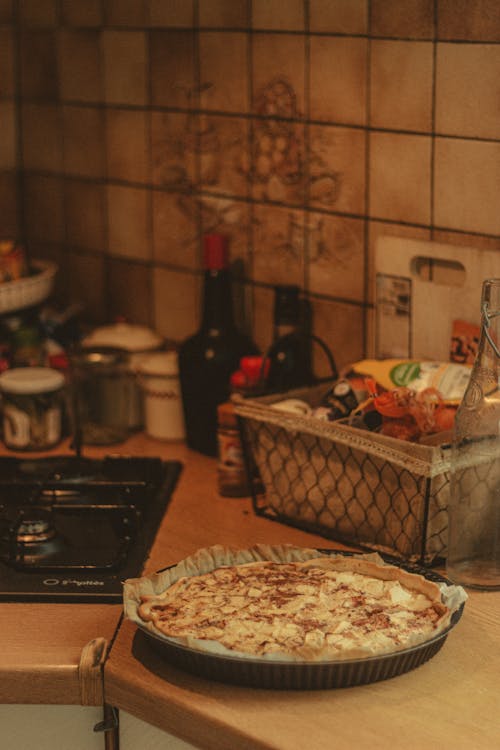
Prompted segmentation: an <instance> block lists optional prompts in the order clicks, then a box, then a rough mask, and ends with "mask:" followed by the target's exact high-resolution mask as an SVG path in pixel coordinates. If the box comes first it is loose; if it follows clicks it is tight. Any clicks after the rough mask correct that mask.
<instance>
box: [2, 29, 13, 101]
mask: <svg viewBox="0 0 500 750" xmlns="http://www.w3.org/2000/svg"><path fill="white" fill-rule="evenodd" d="M14 90H15V84H14V43H13V32H12V29H9V28H7V27H5V28H0V96H13V95H14Z"/></svg>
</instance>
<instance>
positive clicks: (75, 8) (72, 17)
mask: <svg viewBox="0 0 500 750" xmlns="http://www.w3.org/2000/svg"><path fill="white" fill-rule="evenodd" d="M61 15H62V20H63V21H64V23H65V24H67V25H68V26H82V27H84V26H86V27H93V26H100V25H101V23H102V21H103V16H102V3H101V1H100V0H85V2H83V3H82V0H61Z"/></svg>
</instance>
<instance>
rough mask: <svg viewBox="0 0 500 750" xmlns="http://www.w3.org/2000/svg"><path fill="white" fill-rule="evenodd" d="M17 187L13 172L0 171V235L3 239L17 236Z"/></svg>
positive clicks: (15, 176)
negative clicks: (0, 234) (0, 226)
mask: <svg viewBox="0 0 500 750" xmlns="http://www.w3.org/2000/svg"><path fill="white" fill-rule="evenodd" d="M17 194H18V185H17V175H16V173H15V172H3V171H0V214H1V216H2V234H3V235H4V236H5V237H18V235H19V204H18V199H17Z"/></svg>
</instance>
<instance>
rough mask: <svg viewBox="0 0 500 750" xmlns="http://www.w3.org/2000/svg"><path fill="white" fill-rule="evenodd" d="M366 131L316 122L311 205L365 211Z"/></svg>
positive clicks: (312, 141) (312, 137) (311, 157)
mask: <svg viewBox="0 0 500 750" xmlns="http://www.w3.org/2000/svg"><path fill="white" fill-rule="evenodd" d="M365 143H366V134H365V132H364V131H363V130H360V129H357V128H338V127H335V126H331V125H312V126H311V128H310V155H309V175H310V183H309V185H308V194H309V196H310V201H309V202H310V205H311V206H316V207H318V208H323V209H326V210H334V211H342V212H345V213H354V214H361V213H364V211H365V173H366V165H365V153H366V149H365Z"/></svg>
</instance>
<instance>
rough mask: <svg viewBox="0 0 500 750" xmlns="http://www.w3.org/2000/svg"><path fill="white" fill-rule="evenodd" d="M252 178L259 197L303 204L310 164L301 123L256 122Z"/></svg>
mask: <svg viewBox="0 0 500 750" xmlns="http://www.w3.org/2000/svg"><path fill="white" fill-rule="evenodd" d="M280 86H281V84H280ZM250 178H251V182H252V194H253V197H254V198H255V199H256V200H270V201H277V202H279V203H289V204H293V205H297V204H301V205H302V204H304V201H305V190H306V184H307V179H308V168H307V164H306V153H305V130H304V126H303V125H302V124H301V123H297V122H290V121H286V120H270V119H266V120H255V121H254V122H253V134H252V161H251V167H250Z"/></svg>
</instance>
